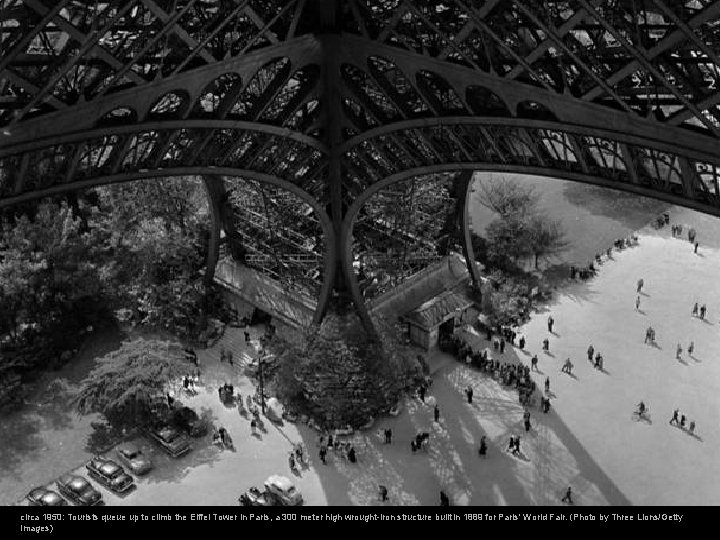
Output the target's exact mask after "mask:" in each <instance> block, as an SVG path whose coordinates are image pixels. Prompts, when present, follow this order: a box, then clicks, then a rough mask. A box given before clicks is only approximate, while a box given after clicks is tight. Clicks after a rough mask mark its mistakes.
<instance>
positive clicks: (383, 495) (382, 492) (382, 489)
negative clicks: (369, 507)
mask: <svg viewBox="0 0 720 540" xmlns="http://www.w3.org/2000/svg"><path fill="white" fill-rule="evenodd" d="M387 494H388V490H387V488H386V487H385V486H380V500H381V501H382V502H385V501H387V500H388V496H387Z"/></svg>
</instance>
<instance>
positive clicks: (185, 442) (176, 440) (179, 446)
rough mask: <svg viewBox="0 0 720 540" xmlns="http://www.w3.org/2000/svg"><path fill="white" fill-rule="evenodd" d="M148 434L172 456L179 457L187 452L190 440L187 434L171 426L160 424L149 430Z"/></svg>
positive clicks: (189, 447)
mask: <svg viewBox="0 0 720 540" xmlns="http://www.w3.org/2000/svg"><path fill="white" fill-rule="evenodd" d="M147 434H148V436H149V437H150V438H151V439H152V440H153V441H155V442H156V443H157V444H159V445H160V447H161V448H162V449H163V450H165V452H167V453H168V454H169V455H170V456H171V457H174V458H178V457H180V456H183V455H185V454H187V453H188V452H189V451H190V449H191V448H192V447H191V446H190V440H189V439H188V437H187V435H185V434H184V433H181V432H180V431H178V430H177V429H175V428H172V427H170V426H160V427H156V428H154V429H150V430H148V431H147Z"/></svg>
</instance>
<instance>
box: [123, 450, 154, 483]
mask: <svg viewBox="0 0 720 540" xmlns="http://www.w3.org/2000/svg"><path fill="white" fill-rule="evenodd" d="M115 452H116V453H117V456H118V458H119V459H120V461H122V462H123V463H124V464H125V466H126V467H127V468H128V469H130V471H131V472H132V473H133V474H135V475H137V476H142V475H143V474H147V473H148V472H149V471H150V470H151V469H152V461H150V458H148V457H146V456H145V454H143V452H142V450H141V449H140V447H139V446H138V445H137V444H134V443H125V444H121V445H120V446H118V447H117V448H116V449H115Z"/></svg>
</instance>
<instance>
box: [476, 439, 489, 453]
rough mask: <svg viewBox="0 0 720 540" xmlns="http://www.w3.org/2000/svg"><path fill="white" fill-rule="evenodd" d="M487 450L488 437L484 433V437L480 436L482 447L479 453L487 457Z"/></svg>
mask: <svg viewBox="0 0 720 540" xmlns="http://www.w3.org/2000/svg"><path fill="white" fill-rule="evenodd" d="M487 450H488V446H487V439H486V437H485V435H483V436H482V437H480V449H479V450H478V454H480V457H482V458H484V457H486V456H487Z"/></svg>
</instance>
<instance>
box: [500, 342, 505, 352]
mask: <svg viewBox="0 0 720 540" xmlns="http://www.w3.org/2000/svg"><path fill="white" fill-rule="evenodd" d="M504 353H505V340H504V339H501V340H500V354H504Z"/></svg>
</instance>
